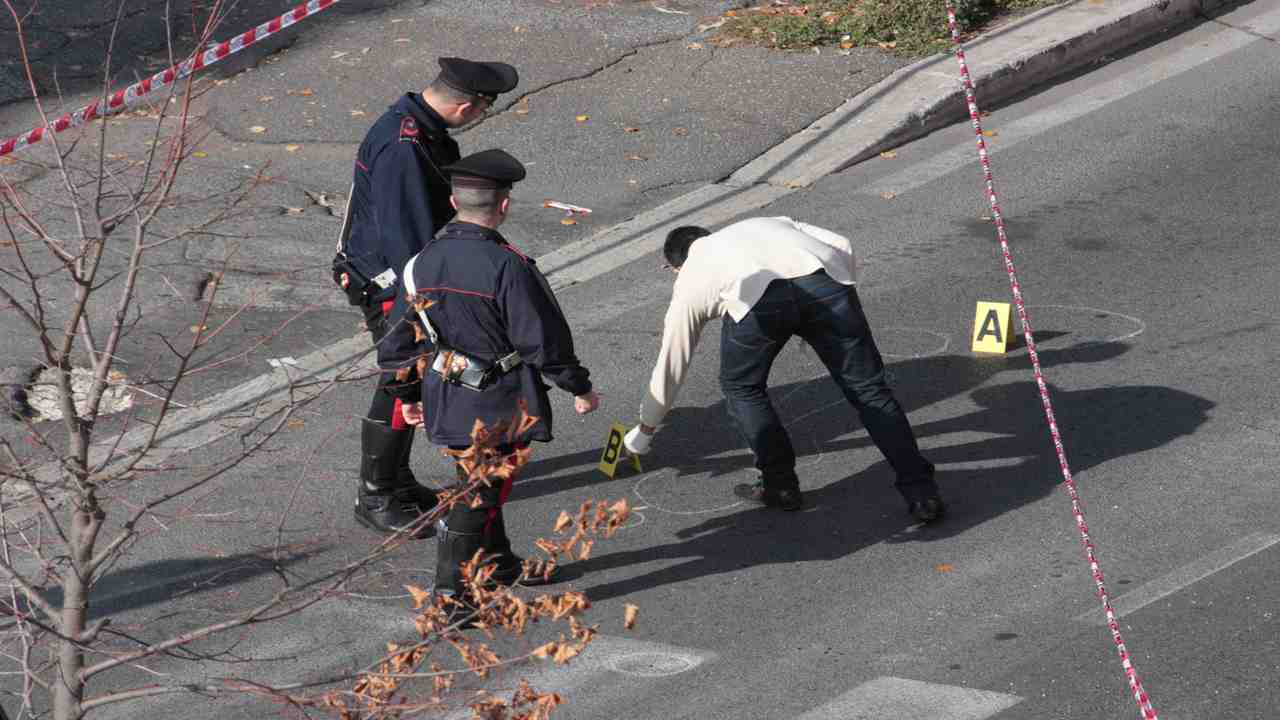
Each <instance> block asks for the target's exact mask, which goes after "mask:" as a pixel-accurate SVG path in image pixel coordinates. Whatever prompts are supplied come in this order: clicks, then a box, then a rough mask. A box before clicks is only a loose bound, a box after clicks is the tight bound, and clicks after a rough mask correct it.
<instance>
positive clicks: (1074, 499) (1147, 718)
mask: <svg viewBox="0 0 1280 720" xmlns="http://www.w3.org/2000/svg"><path fill="white" fill-rule="evenodd" d="M947 22H948V23H949V24H950V27H951V39H952V40H953V41H954V42H955V46H956V59H957V60H959V61H960V79H961V80H962V81H963V82H964V95H965V100H967V101H968V104H969V119H970V120H972V121H973V129H974V132H975V133H976V134H977V137H978V159H979V160H980V161H981V162H982V174H983V177H984V178H985V180H986V183H987V197H988V199H989V200H990V201H991V217H992V219H994V220H995V224H996V235H997V236H998V237H999V239H1000V252H1001V253H1002V254H1003V255H1004V267H1005V270H1006V271H1008V273H1009V287H1010V288H1011V289H1012V290H1013V301H1014V304H1015V305H1016V306H1017V309H1018V321H1019V322H1021V323H1022V333H1023V336H1024V337H1025V338H1026V342H1027V354H1028V355H1030V356H1031V366H1032V368H1033V369H1034V371H1035V377H1036V385H1037V386H1038V387H1039V388H1040V403H1041V405H1043V406H1044V415H1045V418H1046V419H1047V420H1048V421H1049V434H1050V435H1051V436H1052V437H1053V447H1054V449H1055V450H1057V452H1058V465H1059V467H1061V468H1062V478H1063V481H1064V483H1065V484H1066V486H1067V493H1068V494H1069V495H1070V496H1071V512H1072V513H1073V514H1074V515H1075V520H1076V528H1077V529H1079V531H1080V541H1081V543H1082V544H1083V545H1084V553H1085V557H1086V558H1087V559H1088V561H1089V570H1090V571H1091V572H1092V573H1093V581H1094V582H1095V583H1096V584H1097V586H1098V597H1099V598H1100V599H1101V600H1102V609H1103V611H1104V612H1105V613H1106V615H1107V627H1108V628H1110V630H1111V638H1112V640H1114V641H1115V644H1116V651H1117V652H1118V653H1119V654H1120V664H1121V665H1122V666H1123V667H1124V674H1125V677H1126V678H1127V679H1128V681H1129V689H1130V690H1131V691H1133V699H1134V701H1135V702H1137V704H1138V710H1139V711H1140V712H1141V713H1142V718H1143V720H1157V716H1156V710H1155V708H1154V707H1152V705H1151V699H1150V698H1149V697H1147V692H1146V690H1144V689H1143V688H1142V680H1141V679H1139V678H1138V671H1137V669H1136V668H1134V666H1133V660H1132V658H1130V657H1129V650H1128V649H1127V648H1126V647H1125V644H1124V638H1122V637H1121V636H1120V623H1119V622H1117V621H1116V614H1115V610H1114V609H1113V608H1112V607H1111V596H1110V594H1108V593H1107V588H1106V585H1104V584H1103V576H1102V565H1101V563H1099V561H1098V556H1097V552H1096V547H1095V546H1094V544H1093V541H1092V540H1090V539H1089V526H1088V525H1087V524H1086V523H1085V521H1084V509H1083V508H1082V507H1081V503H1080V494H1079V492H1078V491H1077V490H1076V483H1075V480H1073V479H1072V477H1071V466H1070V465H1068V464H1067V451H1066V448H1065V447H1063V445H1062V436H1061V435H1060V434H1059V433H1058V423H1057V421H1056V420H1054V417H1053V403H1052V402H1051V401H1050V400H1049V388H1048V387H1047V386H1046V385H1045V382H1044V374H1043V373H1042V372H1041V370H1040V356H1039V355H1038V354H1037V353H1036V343H1035V339H1034V338H1033V337H1032V333H1031V321H1030V319H1029V318H1028V316H1027V307H1026V304H1025V303H1024V302H1023V300H1022V287H1021V286H1020V285H1019V284H1018V275H1017V273H1015V272H1014V269H1013V254H1012V253H1011V252H1010V250H1009V237H1008V235H1007V234H1006V233H1005V228H1004V218H1003V216H1002V215H1001V214H1000V202H999V199H998V197H997V196H996V186H995V181H994V180H993V179H992V175H991V161H990V159H989V158H988V155H987V143H986V141H985V140H983V134H982V120H981V117H980V115H979V114H978V103H977V100H976V99H975V97H974V92H973V80H972V78H970V77H969V65H968V63H966V62H965V59H964V45H963V44H962V43H961V42H960V29H959V27H958V26H957V25H956V11H955V8H954V7H953V6H952V4H951V2H950V1H948V2H947Z"/></svg>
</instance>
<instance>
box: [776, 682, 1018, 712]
mask: <svg viewBox="0 0 1280 720" xmlns="http://www.w3.org/2000/svg"><path fill="white" fill-rule="evenodd" d="M1020 702H1022V698H1020V697H1018V696H1017V695H1006V694H1004V693H998V692H991V691H989V690H974V689H972V688H966V687H959V686H956V685H939V684H936V683H927V682H920V681H918V680H907V679H905V678H897V677H878V678H876V679H874V680H870V681H868V682H865V683H862V684H861V685H859V686H857V687H855V688H854V689H852V690H850V691H849V692H847V693H845V694H843V695H841V696H840V697H838V698H836V699H835V700H832V701H831V702H829V703H827V704H826V705H823V706H821V707H818V708H814V709H813V710H810V711H809V712H807V713H805V714H804V715H801V716H800V717H799V718H797V719H796V720H984V718H989V717H991V716H993V715H995V714H996V713H999V712H1002V711H1004V710H1007V709H1008V708H1011V707H1013V706H1014V705H1017V704H1018V703H1020Z"/></svg>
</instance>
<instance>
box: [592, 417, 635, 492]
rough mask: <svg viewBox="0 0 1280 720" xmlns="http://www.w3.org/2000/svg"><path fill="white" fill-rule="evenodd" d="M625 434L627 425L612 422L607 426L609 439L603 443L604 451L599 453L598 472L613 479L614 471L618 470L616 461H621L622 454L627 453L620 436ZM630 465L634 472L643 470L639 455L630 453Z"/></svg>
mask: <svg viewBox="0 0 1280 720" xmlns="http://www.w3.org/2000/svg"><path fill="white" fill-rule="evenodd" d="M626 434H627V426H625V425H623V424H622V423H614V424H613V427H611V428H609V439H608V440H606V441H605V443H604V453H603V454H602V455H600V465H599V468H600V472H602V473H604V474H605V475H607V476H608V477H609V479H610V480H612V479H613V476H614V474H615V473H617V472H618V463H620V462H622V458H623V456H624V455H627V449H626V448H625V447H623V445H622V436H623V435H626ZM630 457H631V467H633V468H635V471H636V472H638V473H639V472H644V470H642V469H641V468H640V457H639V456H638V455H631V456H630Z"/></svg>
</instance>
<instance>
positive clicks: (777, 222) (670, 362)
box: [640, 217, 857, 427]
mask: <svg viewBox="0 0 1280 720" xmlns="http://www.w3.org/2000/svg"><path fill="white" fill-rule="evenodd" d="M818 270H825V271H826V273H827V274H828V275H830V276H831V278H832V279H833V280H835V281H836V282H839V283H842V284H844V285H853V284H854V282H855V281H856V280H857V261H856V259H855V256H854V252H853V245H852V244H851V243H850V242H849V239H848V238H846V237H843V236H841V235H837V234H836V233H833V232H831V231H829V230H824V229H822V228H820V227H815V226H813V225H807V224H805V223H802V222H796V221H795V220H792V219H791V218H787V217H771V218H752V219H750V220H743V221H741V222H737V223H734V224H732V225H729V226H728V227H725V228H724V229H722V230H720V231H718V232H715V233H712V234H710V235H708V236H706V237H703V238H699V239H698V240H697V241H695V242H694V243H693V245H692V246H691V247H690V248H689V257H688V259H686V260H685V263H684V266H683V267H681V268H680V273H679V275H677V276H676V283H675V288H674V289H673V290H672V292H671V305H670V306H669V307H668V308H667V315H666V319H665V320H664V321H663V329H662V349H661V350H660V351H659V352H658V361H657V363H656V364H655V365H654V368H653V375H652V376H651V377H650V379H649V388H648V392H646V393H645V395H644V398H643V400H642V401H641V403H640V422H642V423H644V424H645V425H653V426H655V427H656V426H658V425H661V424H662V419H663V418H664V417H666V414H667V412H668V411H669V410H670V409H671V407H672V405H674V404H675V401H676V396H677V395H678V394H679V392H680V386H681V385H682V384H683V383H684V378H685V374H686V373H687V372H688V370H689V364H690V362H691V361H692V359H693V351H694V348H696V347H697V345H698V338H699V337H700V336H701V335H702V328H703V327H704V326H705V325H706V324H707V321H709V320H711V319H712V318H718V317H721V316H724V315H728V316H729V317H731V318H733V320H734V322H739V321H741V320H742V318H743V317H745V316H746V314H747V313H748V312H750V310H751V307H752V306H753V305H755V304H756V302H758V301H759V300H760V297H761V296H763V295H764V291H765V288H767V287H768V286H769V283H770V282H772V281H774V280H778V279H789V278H797V277H802V276H805V275H809V274H811V273H815V272H817V271H818Z"/></svg>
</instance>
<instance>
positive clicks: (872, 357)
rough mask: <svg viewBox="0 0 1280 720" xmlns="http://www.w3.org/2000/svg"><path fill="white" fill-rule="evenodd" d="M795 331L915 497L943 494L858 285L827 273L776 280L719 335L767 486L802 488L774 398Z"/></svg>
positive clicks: (723, 364)
mask: <svg viewBox="0 0 1280 720" xmlns="http://www.w3.org/2000/svg"><path fill="white" fill-rule="evenodd" d="M792 336H799V337H801V338H803V339H804V340H805V341H806V342H807V343H809V345H810V346H811V347H812V348H813V349H814V351H815V352H817V354H818V358H819V359H821V360H822V363H823V364H824V365H826V367H827V371H828V372H829V373H831V379H833V380H835V382H836V385H838V386H839V387H840V390H841V391H842V392H843V393H844V396H845V399H847V400H848V401H849V404H850V405H852V406H853V407H854V408H855V409H856V410H857V411H858V416H859V417H860V418H861V419H862V425H863V427H865V428H866V429H867V433H868V434H869V435H870V436H871V440H872V442H874V443H875V444H876V447H877V448H879V449H880V452H881V453H883V454H884V456H885V459H887V460H888V461H889V465H890V466H892V467H893V470H894V472H895V473H896V475H897V479H896V480H895V482H894V485H895V486H896V487H897V488H898V491H899V492H901V493H902V495H903V497H904V498H906V500H907V501H908V502H911V501H913V500H921V499H924V498H926V497H928V496H930V495H935V494H937V486H936V485H935V484H934V480H933V465H932V464H930V463H929V461H928V460H926V459H925V458H924V456H923V455H921V454H920V448H919V446H917V445H916V438H915V433H914V432H913V431H912V429H911V423H910V422H908V421H907V416H906V413H904V412H903V410H902V406H901V405H899V404H898V401H897V399H896V398H894V396H893V391H892V390H890V389H889V386H888V384H887V383H886V381H885V369H884V361H883V360H881V358H880V351H879V350H878V349H876V343H875V340H873V339H872V337H871V328H870V327H869V326H868V325H867V318H866V316H865V315H864V314H863V312H862V303H860V302H859V301H858V293H857V291H856V290H855V289H854V288H853V287H851V286H846V285H841V284H840V283H838V282H836V281H835V280H832V279H831V278H830V277H829V276H828V275H827V274H826V273H825V272H822V271H819V272H816V273H814V274H812V275H806V276H804V277H799V278H793V279H791V280H774V281H773V282H771V283H770V284H769V287H768V289H766V290H765V294H764V296H763V297H761V298H760V300H759V302H757V303H756V304H755V305H754V306H753V307H752V308H751V311H750V312H748V313H747V314H746V316H745V317H743V318H742V321H741V322H734V321H733V318H731V317H729V316H728V315H726V316H725V317H724V328H723V330H722V331H721V334H720V389H721V390H723V391H724V396H725V402H726V405H727V406H728V410H729V416H730V417H731V418H733V422H734V424H735V425H736V426H737V428H738V431H739V432H740V433H742V436H743V438H744V439H745V440H746V442H747V445H748V446H750V447H751V451H752V452H753V453H755V456H756V468H757V469H759V470H760V474H761V477H762V480H763V482H764V486H765V487H766V488H768V489H773V490H797V489H799V480H798V479H797V477H796V454H795V449H794V448H793V447H792V445H791V438H790V437H789V436H788V435H787V431H786V428H784V427H783V425H782V420H781V419H780V418H779V417H778V413H777V412H776V411H775V410H774V408H773V403H772V402H771V401H770V400H769V393H768V382H769V370H770V369H771V368H772V367H773V361H774V359H775V358H776V357H777V356H778V353H779V352H781V351H782V348H783V346H784V345H786V343H787V341H788V340H789V339H791V337H792Z"/></svg>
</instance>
